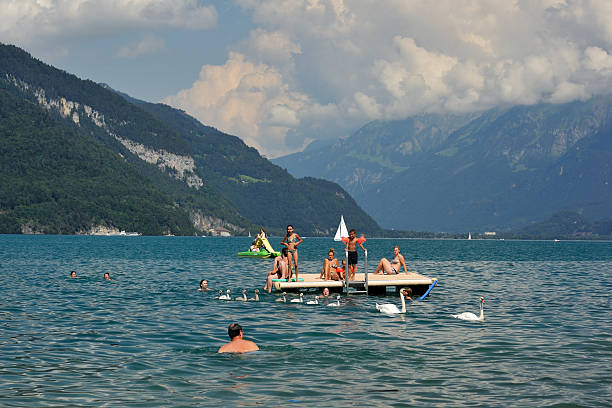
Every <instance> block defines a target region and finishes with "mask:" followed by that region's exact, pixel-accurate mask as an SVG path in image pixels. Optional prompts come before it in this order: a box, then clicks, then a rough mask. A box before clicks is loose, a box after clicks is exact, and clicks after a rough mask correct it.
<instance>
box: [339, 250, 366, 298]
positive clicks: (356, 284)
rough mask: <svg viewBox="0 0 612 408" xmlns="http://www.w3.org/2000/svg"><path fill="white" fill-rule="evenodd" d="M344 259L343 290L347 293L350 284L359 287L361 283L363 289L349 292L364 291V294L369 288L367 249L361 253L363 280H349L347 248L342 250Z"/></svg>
mask: <svg viewBox="0 0 612 408" xmlns="http://www.w3.org/2000/svg"><path fill="white" fill-rule="evenodd" d="M344 259H345V260H346V264H345V269H344V271H345V274H344V292H345V293H346V294H347V295H348V293H349V288H350V287H351V286H359V287H361V285H363V289H364V290H353V291H351V292H350V293H365V294H366V295H367V294H368V293H369V289H368V251H367V250H366V251H364V253H363V275H364V280H362V281H359V280H354V281H350V280H349V265H348V250H345V251H344Z"/></svg>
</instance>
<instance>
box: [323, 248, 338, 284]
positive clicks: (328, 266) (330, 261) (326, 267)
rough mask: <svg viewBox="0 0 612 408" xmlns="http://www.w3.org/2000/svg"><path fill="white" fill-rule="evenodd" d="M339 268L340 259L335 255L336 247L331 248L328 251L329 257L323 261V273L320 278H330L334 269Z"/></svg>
mask: <svg viewBox="0 0 612 408" xmlns="http://www.w3.org/2000/svg"><path fill="white" fill-rule="evenodd" d="M336 268H338V259H336V257H335V252H334V248H329V251H328V252H327V258H326V259H325V260H324V261H323V268H322V269H321V275H320V276H319V279H325V280H330V279H331V271H332V269H333V270H334V271H335V270H336ZM335 280H337V279H335Z"/></svg>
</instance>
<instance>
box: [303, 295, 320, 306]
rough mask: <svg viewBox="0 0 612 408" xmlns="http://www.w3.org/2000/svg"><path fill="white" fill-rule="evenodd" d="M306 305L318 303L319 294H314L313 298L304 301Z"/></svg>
mask: <svg viewBox="0 0 612 408" xmlns="http://www.w3.org/2000/svg"><path fill="white" fill-rule="evenodd" d="M306 304H307V305H318V304H319V296H315V298H314V300H309V301H308V302H306Z"/></svg>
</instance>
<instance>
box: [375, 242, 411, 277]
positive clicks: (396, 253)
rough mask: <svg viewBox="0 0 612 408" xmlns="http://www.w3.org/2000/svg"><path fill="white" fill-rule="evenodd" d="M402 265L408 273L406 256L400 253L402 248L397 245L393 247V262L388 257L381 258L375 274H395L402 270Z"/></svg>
mask: <svg viewBox="0 0 612 408" xmlns="http://www.w3.org/2000/svg"><path fill="white" fill-rule="evenodd" d="M402 267H403V268H404V272H406V273H408V269H406V261H405V260H404V256H403V255H402V254H400V249H399V247H398V246H397V245H396V246H394V247H393V259H392V260H391V262H389V260H388V259H387V258H383V259H381V260H380V262H379V263H378V267H377V268H376V272H374V274H376V275H380V274H382V273H386V274H387V275H395V274H398V273H399V272H400V269H401V268H402Z"/></svg>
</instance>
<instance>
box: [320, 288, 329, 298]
mask: <svg viewBox="0 0 612 408" xmlns="http://www.w3.org/2000/svg"><path fill="white" fill-rule="evenodd" d="M321 296H325V297H328V296H329V288H323V293H321Z"/></svg>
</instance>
